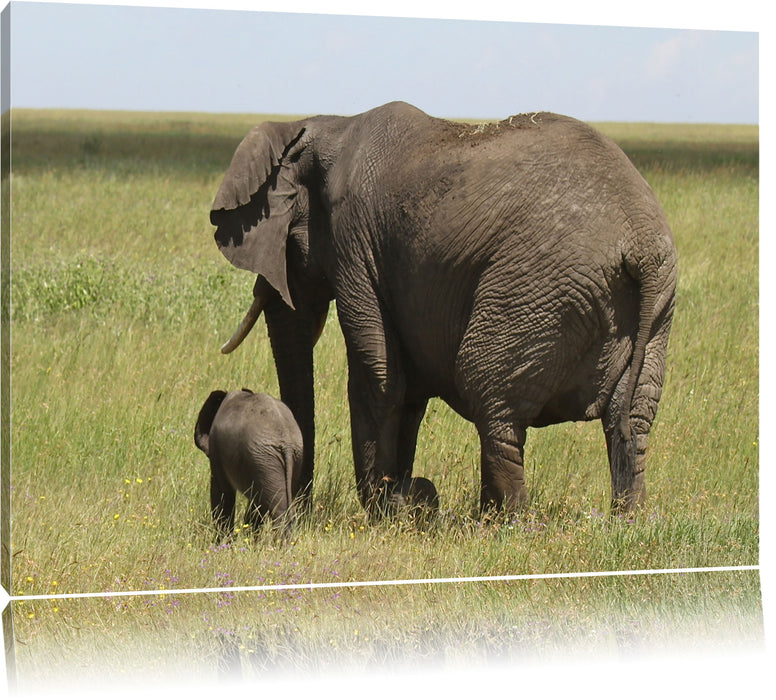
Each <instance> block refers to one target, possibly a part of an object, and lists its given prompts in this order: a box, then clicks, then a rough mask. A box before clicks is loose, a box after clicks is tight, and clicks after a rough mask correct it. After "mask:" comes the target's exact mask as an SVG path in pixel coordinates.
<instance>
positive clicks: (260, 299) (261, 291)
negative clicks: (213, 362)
mask: <svg viewBox="0 0 776 700" xmlns="http://www.w3.org/2000/svg"><path fill="white" fill-rule="evenodd" d="M259 279H261V278H259ZM271 291H272V288H271V287H270V286H269V285H268V284H266V283H264V284H259V282H258V280H257V284H256V286H255V287H254V289H253V294H254V296H253V303H252V304H251V307H250V308H249V309H248V311H247V312H246V314H245V318H243V320H242V321H241V322H240V325H239V326H237V330H236V331H235V332H234V334H233V335H232V337H231V338H229V340H227V341H226V342H225V343H224V344H223V345H222V346H221V352H222V353H223V354H224V355H228V354H229V353H230V352H232V350H234V349H236V348H237V347H238V346H239V345H240V343H242V341H243V340H245V338H246V337H247V335H248V333H250V332H251V329H252V328H253V326H254V325H255V324H256V321H258V320H259V316H261V312H262V311H264V306H265V305H266V304H267V300H268V299H269V295H270V292H271Z"/></svg>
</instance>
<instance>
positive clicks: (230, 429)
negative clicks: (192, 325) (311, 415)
mask: <svg viewBox="0 0 776 700" xmlns="http://www.w3.org/2000/svg"><path fill="white" fill-rule="evenodd" d="M194 442H195V443H196V445H197V447H199V449H200V450H202V451H203V452H204V453H205V454H206V455H207V456H208V459H209V460H210V508H211V513H212V514H213V522H214V523H215V525H216V529H217V531H218V533H219V536H220V537H223V536H224V535H226V534H228V533H229V532H231V531H232V529H233V527H234V506H235V498H236V494H237V492H238V491H239V492H240V493H242V494H244V495H245V496H246V498H247V499H248V509H247V511H246V516H245V522H246V523H247V524H249V525H250V526H251V527H252V528H253V529H254V531H257V530H258V528H259V527H260V526H261V523H262V522H263V521H264V519H265V518H267V517H271V518H272V520H273V522H274V523H275V525H281V524H285V526H286V527H290V525H291V522H292V520H293V504H294V496H295V494H296V490H297V487H298V484H299V475H300V474H301V466H302V453H303V446H302V433H301V431H300V430H299V426H298V425H297V423H296V421H295V420H294V416H293V414H292V413H291V411H290V410H289V408H288V407H287V406H286V405H285V404H283V403H282V402H280V401H278V400H277V399H274V398H272V397H271V396H267V395H266V394H254V393H253V392H251V391H250V390H248V389H243V390H242V391H233V392H230V393H228V394H227V393H226V392H225V391H214V392H212V393H211V394H210V396H208V398H207V399H206V401H205V403H204V404H203V405H202V408H201V409H200V412H199V416H198V417H197V424H196V427H195V428H194Z"/></svg>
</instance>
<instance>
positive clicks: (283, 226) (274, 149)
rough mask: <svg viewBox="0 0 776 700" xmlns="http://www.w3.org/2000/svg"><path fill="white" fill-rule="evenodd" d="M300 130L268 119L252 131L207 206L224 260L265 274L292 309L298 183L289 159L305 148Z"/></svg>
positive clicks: (302, 128)
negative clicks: (290, 241) (290, 253)
mask: <svg viewBox="0 0 776 700" xmlns="http://www.w3.org/2000/svg"><path fill="white" fill-rule="evenodd" d="M304 133H305V129H304V127H303V126H301V125H300V124H299V123H294V122H286V123H283V122H267V123H265V124H260V125H259V126H256V127H254V128H253V129H251V130H250V132H248V135H247V136H246V137H245V138H244V139H243V140H242V142H241V143H240V145H239V146H238V147H237V150H236V151H235V153H234V156H233V158H232V162H231V164H230V165H229V168H228V169H227V171H226V174H225V175H224V179H223V181H222V182H221V186H220V187H219V189H218V192H217V194H216V198H215V200H214V201H213V206H212V207H211V209H210V222H211V223H212V224H213V225H214V226H216V227H217V229H216V233H215V239H216V243H217V244H218V247H219V249H220V250H221V252H222V253H223V254H224V256H226V258H227V260H229V262H231V263H232V264H233V265H235V266H236V267H239V268H241V269H244V270H250V271H251V272H255V273H256V274H258V275H261V276H262V277H264V278H265V279H266V280H267V282H269V284H270V285H272V287H273V288H274V289H276V290H277V291H278V292H279V294H280V296H281V297H282V298H283V301H285V302H286V304H288V305H289V306H290V307H291V308H294V306H293V303H292V301H291V294H290V293H289V291H288V279H287V273H286V239H287V237H288V231H289V228H290V227H291V224H292V220H293V215H294V209H293V205H294V199H295V198H296V195H297V182H296V172H295V170H294V169H293V168H291V167H288V163H289V161H290V160H291V158H292V157H294V156H296V155H298V153H299V152H300V151H301V150H302V149H303V148H304V145H305V144H306V141H307V140H306V139H305V138H303V135H304Z"/></svg>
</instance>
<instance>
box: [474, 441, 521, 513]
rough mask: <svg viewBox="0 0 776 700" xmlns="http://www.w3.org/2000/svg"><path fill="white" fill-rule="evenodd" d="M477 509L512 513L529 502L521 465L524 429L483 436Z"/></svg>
mask: <svg viewBox="0 0 776 700" xmlns="http://www.w3.org/2000/svg"><path fill="white" fill-rule="evenodd" d="M480 443H481V481H482V485H481V490H480V510H481V511H482V512H485V511H488V510H493V509H496V510H502V509H503V510H506V511H507V512H508V513H515V512H518V511H519V510H521V509H522V508H523V507H525V505H526V504H527V503H528V490H527V489H526V486H525V473H524V468H523V447H524V445H525V429H519V430H516V431H509V433H508V434H507V435H500V436H498V437H496V436H494V435H484V436H483V435H482V434H480Z"/></svg>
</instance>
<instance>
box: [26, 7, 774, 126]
mask: <svg viewBox="0 0 776 700" xmlns="http://www.w3.org/2000/svg"><path fill="white" fill-rule="evenodd" d="M157 4H158V3H157ZM166 4H172V3H166ZM184 4H185V3H184ZM189 4H190V5H191V6H192V7H193V6H194V5H195V4H197V3H195V2H192V3H189ZM199 4H200V5H202V4H203V3H199ZM204 4H207V3H204ZM255 4H256V5H258V6H261V7H265V8H266V7H271V8H274V7H277V6H278V3H274V4H272V3H255ZM425 4H426V5H428V3H425ZM292 5H293V6H298V5H299V3H292ZM448 5H449V4H448ZM454 5H455V4H454V3H453V4H452V5H449V6H450V7H454ZM229 6H230V7H235V6H236V7H243V8H244V7H246V6H248V4H247V3H230V4H229ZM283 6H284V7H285V6H286V5H283ZM320 7H324V8H325V7H326V3H324V4H323V5H321V6H320ZM370 7H373V6H370ZM335 10H336V8H335ZM11 11H12V15H11V42H12V43H11V78H12V82H11V104H12V106H14V107H68V108H92V109H140V110H162V111H169V110H173V111H208V112H250V113H267V112H271V113H290V114H310V113H339V114H353V113H356V112H360V111H363V110H365V109H369V108H371V107H374V106H376V105H379V104H382V103H384V102H388V101H390V100H395V99H401V100H406V101H408V102H411V103H413V104H415V105H417V106H418V107H420V108H422V109H424V110H426V111H427V112H430V113H432V114H435V115H439V116H446V117H474V118H500V117H504V116H507V115H509V114H514V113H516V112H523V111H531V110H539V109H546V110H552V111H556V112H562V113H566V114H571V115H573V116H576V117H579V118H581V119H585V120H590V121H664V122H677V121H683V122H729V123H758V121H759V116H758V110H759V95H758V79H759V70H758V43H759V42H758V34H757V33H756V31H720V30H719V29H715V30H709V29H700V30H691V29H659V28H643V27H604V26H582V25H569V24H565V25H563V24H546V23H545V24H537V23H523V22H514V21H483V20H471V19H469V20H459V19H438V18H437V19H416V18H408V17H403V18H398V17H395V18H386V17H365V16H346V15H322V14H295V13H277V12H266V11H261V12H257V11H249V10H244V9H243V10H212V9H180V8H167V9H163V8H159V7H127V6H116V5H115V4H113V5H92V4H90V5H72V4H63V3H28V2H13V3H12V5H11ZM383 11H385V10H383ZM429 14H433V13H429ZM436 14H440V13H439V11H437V13H436ZM451 14H452V12H451ZM447 16H450V14H448V15H447ZM469 16H470V15H469ZM484 16H488V17H489V16H491V15H484ZM515 16H521V15H520V14H519V13H518V14H516V15H515ZM525 16H526V17H529V15H528V14H525ZM553 16H557V17H558V18H559V20H561V21H564V20H565V18H566V16H567V15H566V14H564V13H563V12H561V14H560V15H553ZM599 16H600V15H599ZM568 17H569V20H570V21H578V20H577V19H576V18H577V15H575V14H574V13H573V12H571V13H570V14H568ZM603 17H604V18H605V17H607V15H603ZM612 17H613V20H614V21H616V20H617V16H615V15H613V16H612ZM671 17H672V18H673V17H674V15H671ZM637 20H638V18H637ZM658 21H660V19H659V18H658ZM685 21H686V20H685ZM723 24H724V21H723ZM674 26H676V25H674ZM679 26H681V24H680V25H679ZM688 26H701V27H705V26H708V25H707V24H705V23H703V22H701V21H700V20H699V22H698V23H697V24H696V23H692V24H690V25H688ZM712 26H719V25H712ZM724 26H727V25H726V24H724ZM747 29H749V28H747Z"/></svg>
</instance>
